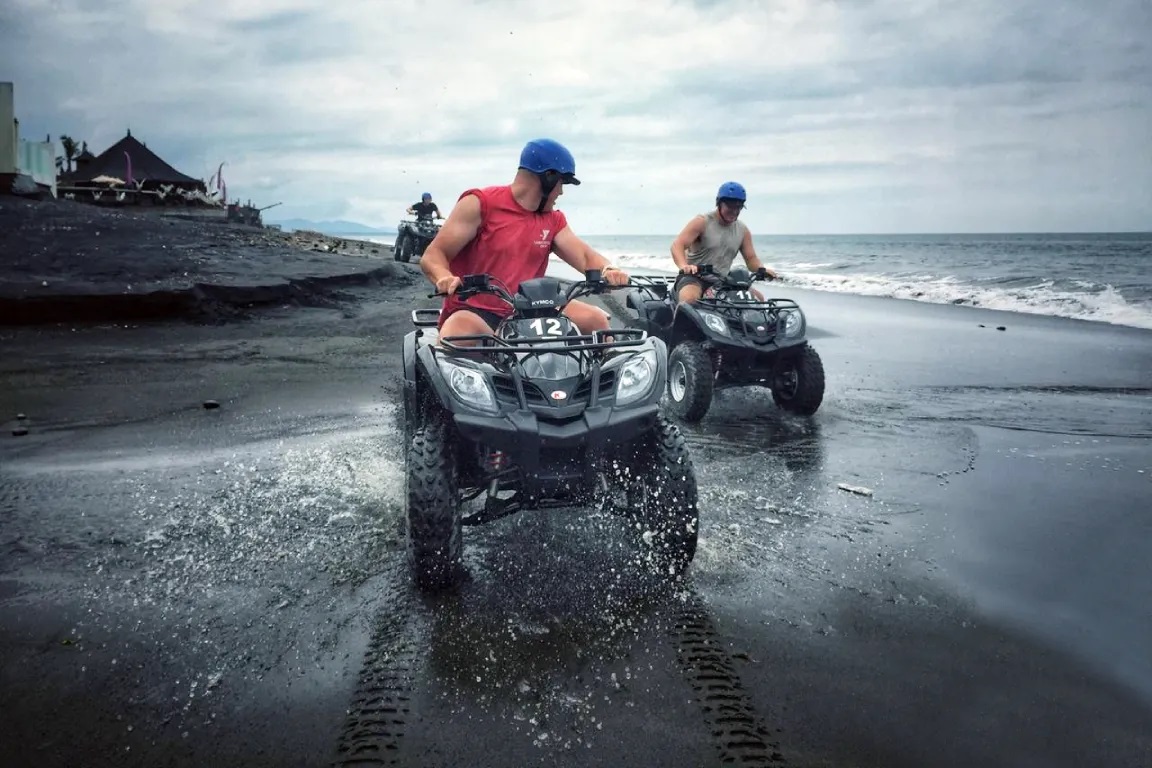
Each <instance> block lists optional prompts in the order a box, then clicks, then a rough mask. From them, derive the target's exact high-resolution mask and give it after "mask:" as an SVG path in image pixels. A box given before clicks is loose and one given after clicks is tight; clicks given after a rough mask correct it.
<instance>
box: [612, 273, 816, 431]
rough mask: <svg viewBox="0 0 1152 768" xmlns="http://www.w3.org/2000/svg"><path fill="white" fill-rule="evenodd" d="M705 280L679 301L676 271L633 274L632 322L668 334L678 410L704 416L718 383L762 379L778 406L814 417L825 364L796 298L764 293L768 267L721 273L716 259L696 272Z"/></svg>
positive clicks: (691, 417) (692, 418)
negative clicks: (693, 295)
mask: <svg viewBox="0 0 1152 768" xmlns="http://www.w3.org/2000/svg"><path fill="white" fill-rule="evenodd" d="M696 276H697V277H699V278H700V279H701V280H702V281H703V282H704V283H705V285H706V286H708V287H707V288H706V290H705V291H704V295H703V296H701V298H700V299H699V300H698V301H697V302H696V303H695V304H677V303H676V300H675V297H674V296H673V295H672V288H673V285H674V283H675V280H676V278H674V277H643V276H633V278H632V282H633V283H636V284H638V285H639V286H640V288H639V290H636V291H632V292H631V293H629V294H628V306H629V307H630V308H631V309H633V310H634V311H635V312H636V313H637V317H636V319H635V320H634V321H632V323H631V324H630V325H631V326H632V327H636V328H640V329H643V330H646V331H648V332H649V333H651V334H652V335H654V336H658V337H660V338H661V339H663V340H664V342H665V343H666V344H667V345H668V348H669V350H670V352H669V356H668V369H669V373H668V395H669V400H670V404H671V410H672V412H673V413H674V414H675V415H676V416H677V417H679V418H680V419H681V420H683V421H685V422H689V423H691V422H697V421H699V420H700V419H702V418H704V415H705V414H706V413H707V412H708V408H709V407H710V406H711V404H712V395H713V392H715V391H716V390H718V389H726V388H729V387H743V386H762V387H768V388H770V389H771V390H772V399H773V400H775V401H776V405H777V406H779V407H780V408H783V409H784V410H787V411H791V412H793V413H798V414H802V415H805V416H810V415H812V414H814V413H815V412H816V411H817V409H818V408H819V407H820V403H821V402H822V401H823V399H824V365H823V363H822V362H821V360H820V356H819V355H818V354H817V353H816V350H815V349H813V348H812V346H811V345H809V343H808V340H807V338H805V335H804V334H805V330H806V321H805V318H804V312H803V311H802V310H801V309H800V306H799V305H798V304H797V303H796V302H795V301H792V300H791V299H764V300H763V301H761V300H759V299H758V298H757V297H756V295H755V294H754V293H752V283H753V282H754V281H756V280H767V279H769V278H768V276H767V273H766V272H765V271H764V270H763V268H761V270H760V271H759V272H758V273H757V274H756V275H751V274H750V273H749V272H748V270H747V269H745V268H744V267H737V268H735V269H733V270H731V271H730V272H729V273H728V275H727V276H726V277H725V276H721V275H720V274H718V273H716V272H715V271H714V270H713V269H712V267H711V266H703V267H700V271H699V272H697V273H696Z"/></svg>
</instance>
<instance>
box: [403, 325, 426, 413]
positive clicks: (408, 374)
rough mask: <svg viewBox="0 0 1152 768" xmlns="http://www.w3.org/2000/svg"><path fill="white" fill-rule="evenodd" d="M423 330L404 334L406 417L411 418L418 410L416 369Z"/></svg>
mask: <svg viewBox="0 0 1152 768" xmlns="http://www.w3.org/2000/svg"><path fill="white" fill-rule="evenodd" d="M421 333H422V332H421V331H420V330H415V331H412V332H411V333H408V334H405V336H404V351H403V360H404V417H405V419H411V418H412V417H413V416H415V414H416V412H417V403H418V402H419V401H418V397H419V395H418V389H417V384H418V382H417V378H416V377H417V376H418V373H417V371H416V344H417V340H418V339H419V337H420V334H421Z"/></svg>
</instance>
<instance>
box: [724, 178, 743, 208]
mask: <svg viewBox="0 0 1152 768" xmlns="http://www.w3.org/2000/svg"><path fill="white" fill-rule="evenodd" d="M747 199H748V193H747V192H745V191H744V187H742V186H741V185H740V184H737V183H736V182H734V181H726V182H724V183H723V184H721V185H720V190H719V191H718V192H717V193H716V204H717V205H719V204H720V201H721V200H739V201H740V202H744V201H746V200H747Z"/></svg>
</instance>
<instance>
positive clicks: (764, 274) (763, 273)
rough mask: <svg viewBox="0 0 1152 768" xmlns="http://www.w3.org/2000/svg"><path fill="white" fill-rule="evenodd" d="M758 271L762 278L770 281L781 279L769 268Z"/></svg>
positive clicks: (761, 268)
mask: <svg viewBox="0 0 1152 768" xmlns="http://www.w3.org/2000/svg"><path fill="white" fill-rule="evenodd" d="M756 271H757V272H758V273H759V276H760V277H765V278H767V279H769V280H776V279H778V278H779V277H780V276H779V275H777V274H776V272H775V271H774V270H771V269H769V268H768V267H760V269H758V270H756Z"/></svg>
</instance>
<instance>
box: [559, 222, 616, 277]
mask: <svg viewBox="0 0 1152 768" xmlns="http://www.w3.org/2000/svg"><path fill="white" fill-rule="evenodd" d="M552 251H553V253H555V254H556V255H557V256H559V257H560V258H561V259H563V260H564V261H565V262H566V263H567V264H568V265H569V266H570V267H572V268H573V269H575V270H577V271H579V272H581V273H583V272H587V271H588V270H590V269H598V270H600V272H601V273H602V274H603V276H604V279H605V280H607V281H608V282H609V283H612V284H613V285H623V284H625V283H627V282H628V279H629V278H628V274H627V273H626V272H624V271H623V270H622V269H620V268H619V267H617V266H614V265H613V264H612V263H611V262H610V261H608V259H606V258H604V256H602V255H601V254H600V253H599V252H597V251H596V249H595V248H593V247H592V246H590V245H588V243H586V242H584V241H583V240H581V239H580V238H579V237H577V236H576V233H575V232H573V231H572V228H571V227H564V229H562V230H560V231H559V232H557V233H556V237H554V238H552Z"/></svg>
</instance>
